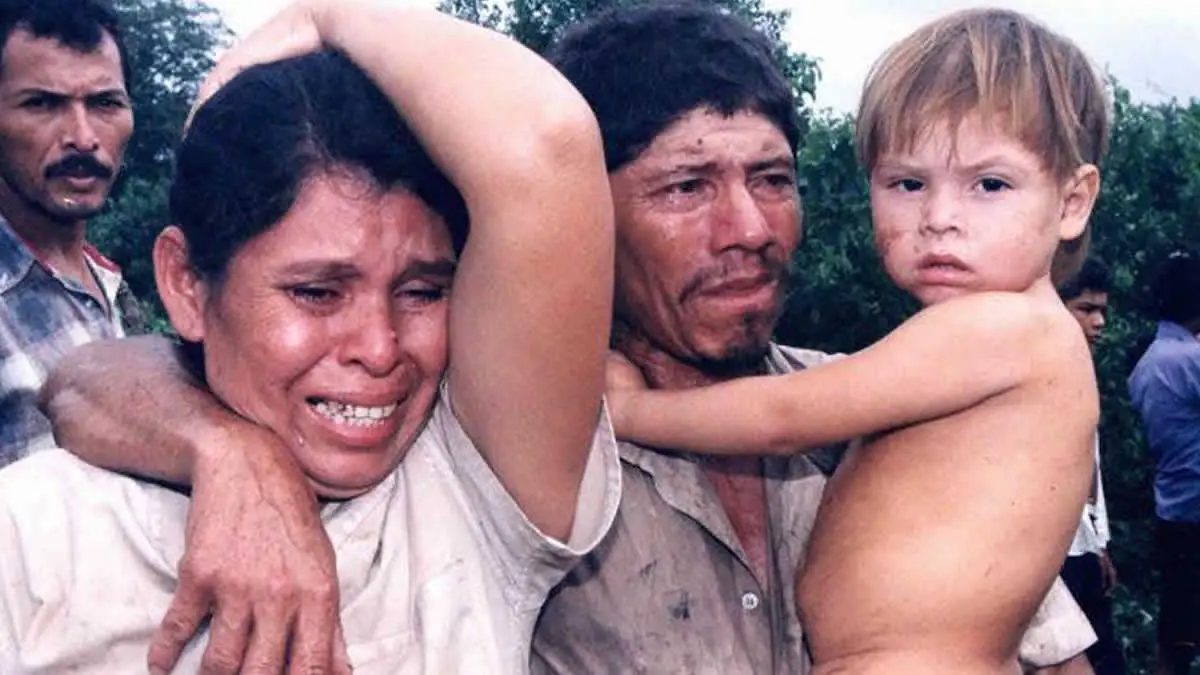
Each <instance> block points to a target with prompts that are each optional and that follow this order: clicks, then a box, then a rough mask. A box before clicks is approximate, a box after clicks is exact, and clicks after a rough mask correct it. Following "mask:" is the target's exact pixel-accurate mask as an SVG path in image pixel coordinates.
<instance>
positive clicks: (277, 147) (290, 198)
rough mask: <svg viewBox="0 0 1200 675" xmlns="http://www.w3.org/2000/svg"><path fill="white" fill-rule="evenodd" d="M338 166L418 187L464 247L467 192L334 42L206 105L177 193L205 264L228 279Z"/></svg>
mask: <svg viewBox="0 0 1200 675" xmlns="http://www.w3.org/2000/svg"><path fill="white" fill-rule="evenodd" d="M338 170H342V171H345V170H350V171H355V172H361V173H362V175H364V176H369V177H370V179H371V180H372V181H374V183H375V184H376V186H377V187H379V188H380V189H381V190H391V189H394V188H396V187H403V188H405V189H407V190H409V191H411V192H412V193H413V194H415V195H416V196H417V197H419V198H420V199H421V200H422V201H424V202H425V203H426V204H427V205H428V206H429V208H430V209H431V210H433V211H434V212H435V213H437V214H439V215H440V216H442V218H443V219H444V220H445V222H446V225H447V226H448V227H449V229H450V234H451V238H452V241H453V242H454V248H455V250H456V251H460V250H461V249H462V245H463V243H464V241H465V239H466V233H467V210H466V207H465V205H464V204H463V201H462V197H461V196H460V195H459V193H458V191H457V190H456V189H455V188H454V186H453V185H451V184H450V182H449V180H447V179H446V177H445V176H444V175H443V174H442V172H441V171H440V170H439V169H438V168H437V166H435V165H434V163H433V160H432V159H430V157H429V155H428V154H427V153H426V152H425V150H424V149H423V148H422V147H421V144H420V142H419V141H418V140H417V138H416V136H414V135H413V133H412V132H411V131H410V130H409V128H408V126H407V125H406V124H405V123H404V121H403V120H402V119H401V118H400V115H399V114H398V113H397V112H396V110H395V108H394V107H393V106H392V104H391V102H389V101H388V99H387V97H386V96H384V94H383V92H381V91H380V90H379V88H378V87H376V86H375V84H374V83H373V82H372V81H371V80H370V79H369V78H368V77H367V76H366V74H364V73H363V72H362V71H361V70H359V69H358V68H357V67H356V66H355V65H354V64H353V63H351V62H350V61H349V60H348V59H347V58H346V57H344V56H342V55H340V54H336V53H333V52H322V53H317V54H310V55H307V56H300V57H296V58H292V59H287V60H283V61H277V62H274V63H269V64H265V65H260V66H255V67H252V68H249V69H247V70H245V71H243V72H242V73H240V74H238V76H237V77H235V78H233V80H231V81H230V82H229V83H228V84H226V85H225V86H224V87H222V88H221V89H220V90H219V91H218V92H217V93H216V94H214V95H213V97H212V98H211V99H210V100H209V101H208V102H206V103H205V104H204V106H203V107H201V108H200V110H199V111H197V113H196V116H195V118H194V119H193V120H192V125H191V128H190V129H189V130H188V132H187V135H186V136H185V138H184V139H183V141H182V142H181V144H180V146H179V149H178V154H177V158H176V172H175V181H174V183H173V184H172V186H171V197H170V208H171V216H172V219H173V222H174V223H175V224H176V225H178V226H179V227H180V229H182V230H183V233H184V234H185V235H186V236H187V240H188V254H189V258H190V262H191V264H192V267H193V269H194V270H195V272H196V273H197V274H198V275H200V277H201V278H204V279H206V280H209V281H218V282H219V281H220V280H222V279H223V278H224V273H225V271H226V267H227V265H228V264H229V261H230V259H231V258H232V257H233V255H234V254H235V253H236V252H237V251H238V250H239V249H240V248H241V247H242V246H243V245H244V244H245V243H246V242H248V241H249V240H251V239H253V238H254V237H256V236H258V235H260V234H262V233H263V232H266V231H267V230H269V229H270V228H271V227H273V226H274V225H275V224H276V223H277V222H279V221H280V220H281V219H282V218H283V217H284V216H285V215H286V214H287V213H288V211H289V210H290V209H291V208H292V205H293V204H294V203H295V201H296V198H297V196H298V195H299V194H300V191H301V189H302V188H303V186H304V184H305V182H306V181H307V180H308V179H310V178H311V177H313V176H314V175H319V174H321V173H324V172H331V171H338Z"/></svg>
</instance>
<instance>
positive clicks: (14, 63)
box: [0, 0, 142, 467]
mask: <svg viewBox="0 0 1200 675" xmlns="http://www.w3.org/2000/svg"><path fill="white" fill-rule="evenodd" d="M128 87H129V64H128V59H127V58H126V53H125V46H124V43H123V42H122V39H121V28H120V26H119V25H118V21H117V15H116V13H115V12H114V11H113V9H112V7H111V6H110V5H109V4H108V3H107V2H105V1H104V0H0V467H3V466H5V465H7V464H11V463H12V462H15V461H17V460H18V459H21V458H22V457H24V456H26V455H28V454H29V453H31V452H33V451H35V450H39V449H44V448H51V447H54V436H53V434H52V433H51V428H50V421H49V420H48V419H47V418H46V417H45V416H44V415H42V413H41V412H40V411H39V410H38V407H37V396H38V390H39V389H41V387H42V384H43V383H44V382H45V381H46V378H47V376H48V373H49V372H50V371H51V369H53V367H54V366H55V364H57V363H58V361H59V359H61V358H62V357H63V355H65V354H66V353H67V352H70V351H71V350H72V349H74V348H75V347H77V346H79V345H81V344H83V343H86V342H90V341H92V340H99V339H103V338H114V337H122V336H124V335H126V334H129V333H138V332H141V331H142V322H141V315H140V313H139V312H138V309H137V302H136V300H135V299H134V297H133V294H132V293H130V291H129V287H128V286H127V285H126V284H125V283H124V282H123V281H122V279H121V271H120V269H118V268H117V266H116V265H114V264H113V263H112V262H110V261H109V260H107V259H105V258H104V256H102V255H100V253H99V252H98V251H97V250H96V249H95V248H93V247H92V246H91V245H89V244H88V243H87V238H86V230H87V220H88V218H91V217H92V216H94V215H96V214H97V213H99V212H100V210H101V209H102V208H103V207H104V203H105V200H107V198H108V195H109V192H110V191H111V190H112V187H113V182H114V181H115V180H116V177H117V174H118V172H119V171H120V170H121V161H122V158H123V157H124V155H125V146H126V144H127V143H128V142H129V137H130V135H131V134H132V133H133V110H132V108H131V106H130V100H129V91H128Z"/></svg>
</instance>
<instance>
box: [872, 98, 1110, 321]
mask: <svg viewBox="0 0 1200 675" xmlns="http://www.w3.org/2000/svg"><path fill="white" fill-rule="evenodd" d="M1095 174H1096V170H1095V167H1092V166H1090V165H1088V166H1084V167H1081V168H1080V169H1079V170H1078V171H1077V172H1076V173H1075V174H1074V175H1072V176H1070V177H1068V178H1067V179H1065V180H1060V179H1058V178H1056V177H1055V176H1054V175H1053V174H1051V173H1050V172H1049V171H1047V170H1046V169H1045V168H1044V166H1043V162H1042V161H1041V159H1040V158H1039V157H1038V156H1037V155H1035V154H1033V153H1032V152H1030V151H1029V150H1027V149H1026V148H1025V147H1024V146H1023V145H1022V144H1021V143H1020V142H1019V141H1018V140H1017V139H1015V138H1012V137H1010V136H1008V135H1007V134H1005V133H1003V132H1000V131H996V130H993V129H992V128H990V127H988V126H985V125H984V124H982V123H981V121H980V120H979V118H978V117H977V116H970V117H967V118H966V119H964V120H963V122H962V124H961V125H960V126H959V127H958V129H957V133H955V130H954V129H953V128H951V126H950V125H949V124H946V123H942V124H938V125H935V126H933V127H931V130H930V131H929V132H928V133H926V134H925V135H924V137H922V138H920V139H918V141H917V142H916V143H915V144H914V145H913V148H912V149H911V151H909V152H893V153H889V154H885V155H882V156H881V157H880V158H879V161H878V162H877V163H876V167H875V170H874V171H872V173H871V177H870V178H871V212H872V216H873V218H874V224H875V242H876V245H877V246H878V248H879V252H880V255H881V257H882V258H883V261H884V266H885V267H886V268H887V272H888V275H889V276H891V278H892V280H893V281H894V282H895V283H896V284H897V285H898V286H899V287H900V288H902V289H904V290H905V291H907V292H909V293H911V294H912V295H913V296H915V297H916V298H917V299H918V300H920V301H921V302H922V303H923V304H926V305H929V304H934V303H937V302H941V301H942V300H946V299H948V298H952V297H956V296H958V295H962V294H964V293H971V292H978V291H1017V292H1020V291H1025V290H1027V289H1029V288H1031V287H1032V286H1033V285H1034V284H1035V283H1038V282H1039V281H1041V282H1042V283H1047V284H1048V283H1049V280H1048V276H1049V271H1050V261H1051V259H1052V257H1053V255H1054V251H1055V249H1056V247H1057V246H1058V243H1059V240H1060V239H1073V238H1075V237H1076V236H1079V234H1080V233H1081V232H1082V231H1083V227H1084V225H1085V224H1086V222H1087V217H1088V215H1089V214H1090V213H1091V206H1092V203H1093V202H1094V200H1095V193H1096V191H1097V190H1098V188H1099V178H1098V177H1097V176H1096V175H1095Z"/></svg>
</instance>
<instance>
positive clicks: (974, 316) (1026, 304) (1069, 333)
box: [921, 291, 1082, 352]
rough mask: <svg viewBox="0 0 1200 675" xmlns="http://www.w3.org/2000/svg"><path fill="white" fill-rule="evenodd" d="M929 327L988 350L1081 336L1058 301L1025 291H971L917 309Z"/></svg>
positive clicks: (1020, 347) (1020, 348)
mask: <svg viewBox="0 0 1200 675" xmlns="http://www.w3.org/2000/svg"><path fill="white" fill-rule="evenodd" d="M921 313H922V314H925V315H926V317H925V320H926V322H927V323H929V324H931V325H930V328H935V327H940V328H946V329H950V330H954V331H956V332H958V333H961V334H963V335H964V336H966V337H973V338H976V339H978V340H979V341H980V344H981V346H986V347H987V348H988V349H993V350H994V349H997V348H1001V349H1002V348H1003V347H1005V346H1006V345H1011V346H1012V347H1013V348H1014V349H1019V350H1021V351H1026V352H1027V351H1028V350H1029V349H1031V348H1034V347H1036V346H1037V345H1039V344H1042V343H1045V342H1047V341H1049V342H1058V341H1059V340H1062V339H1068V340H1069V339H1071V338H1073V337H1079V338H1080V340H1079V342H1080V344H1082V337H1081V336H1077V335H1075V334H1076V333H1079V332H1080V331H1079V329H1078V326H1076V325H1074V324H1073V323H1072V322H1071V320H1070V319H1071V317H1070V315H1069V314H1068V313H1067V311H1066V309H1065V308H1064V307H1063V306H1062V303H1061V302H1058V301H1057V300H1056V299H1052V298H1051V299H1048V298H1044V297H1039V296H1033V295H1030V294H1026V293H1008V292H999V291H989V292H983V293H971V294H969V295H963V296H960V297H958V298H954V299H952V300H947V301H945V302H942V303H939V304H937V305H933V306H931V307H927V308H926V309H925V310H923V311H922V312H921Z"/></svg>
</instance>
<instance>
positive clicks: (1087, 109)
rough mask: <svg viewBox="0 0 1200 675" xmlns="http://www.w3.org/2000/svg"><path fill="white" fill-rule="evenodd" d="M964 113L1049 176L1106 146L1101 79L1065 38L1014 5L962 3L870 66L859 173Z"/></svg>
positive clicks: (1096, 158)
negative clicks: (1018, 144)
mask: <svg viewBox="0 0 1200 675" xmlns="http://www.w3.org/2000/svg"><path fill="white" fill-rule="evenodd" d="M972 113H979V114H981V115H982V116H983V117H984V118H985V120H986V121H987V122H988V123H997V124H1000V125H1003V126H1001V127H1000V128H1001V129H1003V130H1005V131H1007V132H1009V133H1011V134H1012V135H1013V136H1014V137H1015V138H1017V139H1019V140H1021V141H1022V142H1023V143H1024V145H1025V146H1026V147H1027V148H1028V149H1029V150H1030V151H1032V152H1034V153H1036V154H1037V155H1038V156H1039V157H1041V158H1042V160H1043V161H1044V163H1045V168H1046V169H1048V170H1050V171H1051V172H1053V173H1054V174H1055V175H1056V176H1058V177H1066V176H1067V175H1069V174H1071V173H1072V172H1074V171H1075V169H1077V168H1079V167H1080V166H1082V165H1084V164H1094V165H1096V166H1099V165H1100V160H1101V158H1102V157H1103V156H1104V153H1105V151H1106V150H1107V147H1108V131H1109V103H1108V96H1107V93H1106V91H1105V87H1104V81H1103V79H1102V78H1101V77H1100V74H1099V73H1098V72H1097V70H1096V69H1095V67H1094V66H1093V65H1092V63H1091V61H1090V60H1089V59H1088V57H1087V56H1086V55H1085V54H1084V53H1083V51H1082V50H1080V49H1079V47H1077V46H1076V45H1075V43H1073V42H1071V41H1070V40H1068V39H1067V38H1065V37H1063V36H1061V35H1058V34H1057V33H1054V32H1053V31H1051V30H1049V29H1048V28H1046V27H1045V26H1042V25H1041V24H1039V23H1037V22H1036V21H1034V20H1032V19H1030V18H1029V17H1027V16H1025V15H1023V14H1020V13H1018V12H1014V11H1010V10H1003V9H971V10H965V11H961V12H956V13H953V14H950V15H948V16H945V17H943V18H941V19H938V20H936V21H934V22H932V23H929V24H927V25H925V26H923V27H922V28H919V29H918V30H917V31H916V32H914V33H912V34H911V35H909V36H908V37H906V38H904V39H903V40H901V41H900V42H898V43H897V44H895V45H893V46H892V47H891V48H890V49H889V50H888V51H887V52H886V53H884V55H883V56H882V57H880V59H879V60H878V61H877V62H876V63H875V65H874V67H873V68H872V69H871V73H870V74H869V75H868V77H867V82H866V85H865V86H864V88H863V95H862V101H861V104H860V106H859V112H858V127H857V137H856V139H855V140H856V143H857V146H858V153H859V158H860V160H861V161H862V163H863V166H864V167H865V168H866V169H867V171H868V172H870V171H871V170H873V169H874V168H875V164H876V162H877V161H878V160H879V157H880V155H882V154H884V153H887V152H890V151H895V150H901V151H903V150H909V149H911V147H912V145H913V144H914V143H915V142H916V141H917V140H918V139H919V138H920V136H921V135H922V134H923V133H925V132H926V131H927V130H928V128H929V127H930V126H931V125H933V124H936V123H941V122H948V123H949V124H950V125H951V128H956V127H957V125H958V123H960V122H961V121H962V120H963V119H964V118H965V117H967V116H968V115H971V114H972Z"/></svg>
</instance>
